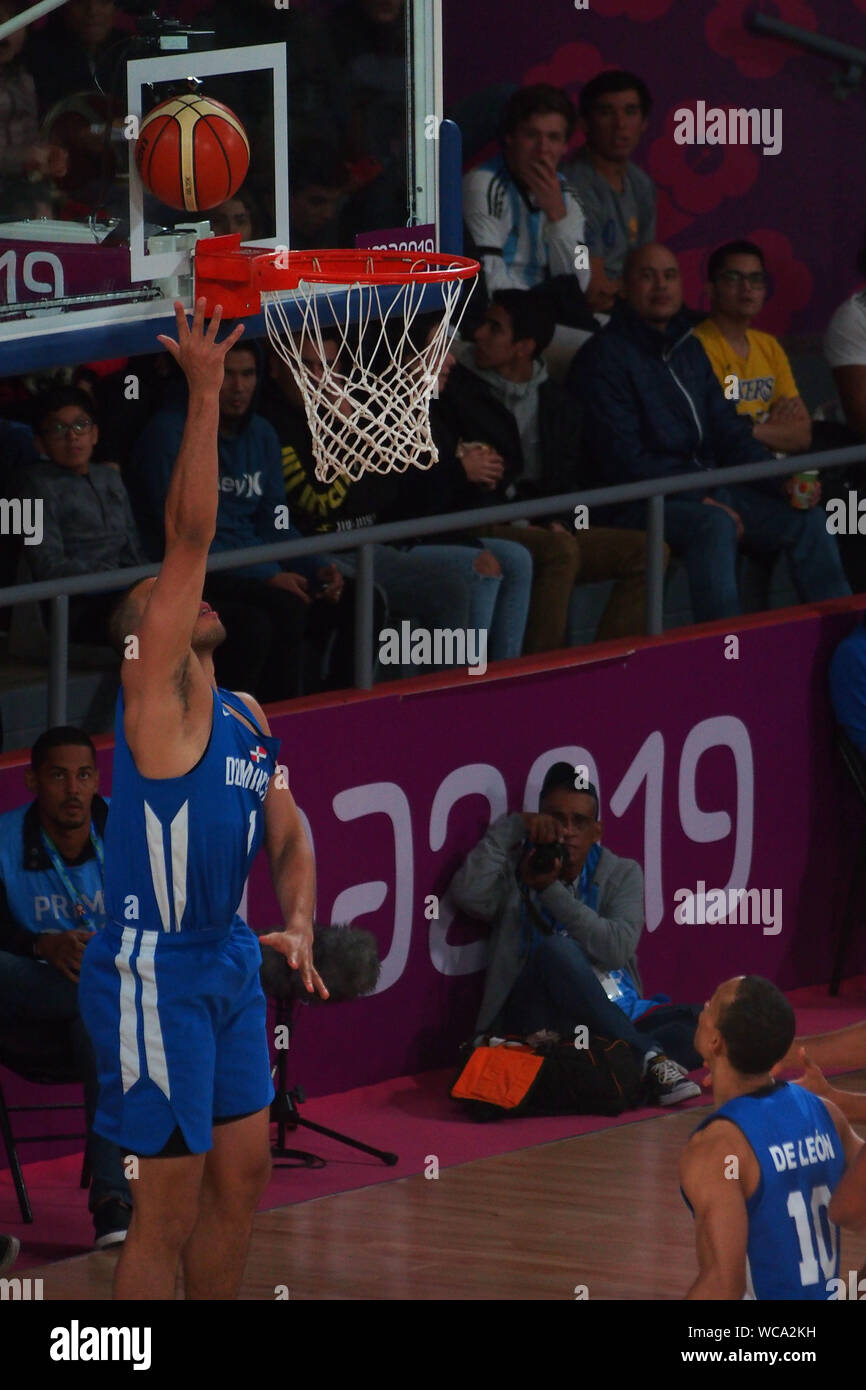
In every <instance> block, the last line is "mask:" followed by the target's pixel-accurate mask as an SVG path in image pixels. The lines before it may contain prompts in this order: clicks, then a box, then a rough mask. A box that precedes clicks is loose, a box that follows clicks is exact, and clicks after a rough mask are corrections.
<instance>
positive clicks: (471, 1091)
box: [451, 1033, 645, 1120]
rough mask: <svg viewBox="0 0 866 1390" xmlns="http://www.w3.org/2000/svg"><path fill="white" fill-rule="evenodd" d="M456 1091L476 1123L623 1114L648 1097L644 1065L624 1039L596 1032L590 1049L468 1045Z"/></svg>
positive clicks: (569, 1044) (516, 1042)
mask: <svg viewBox="0 0 866 1390" xmlns="http://www.w3.org/2000/svg"><path fill="white" fill-rule="evenodd" d="M463 1051H464V1057H465V1061H464V1065H463V1066H462V1068H461V1070H460V1074H459V1075H458V1077H457V1080H456V1081H455V1082H454V1085H453V1086H452V1088H451V1096H452V1099H454V1100H456V1101H458V1102H459V1103H460V1104H461V1105H462V1106H463V1108H464V1109H465V1110H466V1112H467V1113H468V1114H469V1115H470V1116H471V1117H472V1118H473V1119H476V1120H493V1119H498V1118H500V1117H501V1116H503V1115H621V1114H622V1112H623V1111H624V1110H628V1109H631V1108H632V1107H634V1106H636V1105H639V1104H640V1103H641V1101H642V1100H643V1097H644V1090H645V1088H644V1082H643V1078H642V1075H641V1067H640V1063H639V1062H638V1061H637V1059H636V1058H635V1056H634V1053H633V1052H632V1050H631V1048H630V1047H629V1046H628V1044H627V1043H625V1042H623V1041H622V1040H621V1039H616V1040H614V1041H611V1040H610V1039H609V1038H602V1037H599V1036H598V1035H597V1034H594V1033H591V1034H590V1035H589V1038H588V1044H587V1046H586V1047H575V1045H574V1042H573V1041H570V1040H565V1041H557V1042H544V1043H541V1044H539V1045H538V1046H537V1047H530V1046H529V1045H528V1044H527V1043H526V1042H525V1041H524V1040H523V1039H522V1038H508V1039H506V1041H505V1042H503V1043H499V1044H498V1045H496V1046H494V1047H491V1046H490V1045H489V1043H488V1042H487V1041H485V1040H482V1041H481V1042H480V1044H479V1045H478V1046H475V1047H473V1046H472V1044H467V1045H466V1047H465V1049H463Z"/></svg>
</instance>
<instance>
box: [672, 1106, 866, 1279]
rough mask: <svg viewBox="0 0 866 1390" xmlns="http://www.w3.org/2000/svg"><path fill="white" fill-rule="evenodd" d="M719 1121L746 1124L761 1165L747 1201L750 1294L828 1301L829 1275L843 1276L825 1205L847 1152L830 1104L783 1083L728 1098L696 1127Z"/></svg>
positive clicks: (743, 1126)
mask: <svg viewBox="0 0 866 1390" xmlns="http://www.w3.org/2000/svg"><path fill="white" fill-rule="evenodd" d="M714 1120H730V1121H732V1123H733V1124H735V1125H736V1126H737V1128H738V1129H741V1130H742V1132H743V1134H744V1135H745V1136H746V1138H747V1140H748V1141H749V1143H750V1144H751V1146H752V1150H753V1152H754V1154H755V1157H756V1158H757V1160H758V1162H759V1164H760V1166H761V1176H760V1179H759V1181H758V1185H757V1187H756V1188H755V1191H754V1193H753V1194H752V1196H751V1197H750V1198H749V1200H748V1202H747V1203H746V1210H747V1212H748V1217H749V1240H748V1245H747V1261H746V1280H747V1293H746V1297H747V1298H748V1297H751V1298H759V1299H781V1298H785V1299H788V1298H792V1299H813V1300H818V1299H827V1298H828V1297H829V1294H828V1290H827V1283H828V1280H830V1279H835V1278H837V1277H838V1274H839V1227H838V1226H836V1225H834V1224H833V1222H831V1221H830V1219H829V1217H828V1216H827V1207H828V1206H829V1204H830V1198H831V1196H832V1194H833V1190H834V1188H835V1187H836V1185H837V1183H838V1182H839V1179H840V1178H841V1177H842V1174H843V1173H844V1171H845V1155H844V1153H843V1150H842V1141H841V1139H840V1138H839V1135H838V1132H837V1130H836V1126H835V1124H834V1123H833V1120H832V1118H831V1116H830V1112H829V1110H828V1109H827V1107H826V1105H825V1104H824V1102H823V1101H822V1100H821V1099H820V1098H819V1097H818V1096H814V1095H812V1093H811V1091H807V1090H805V1089H804V1088H803V1087H802V1086H793V1085H788V1084H787V1082H779V1083H777V1084H776V1086H775V1087H774V1089H773V1090H772V1091H760V1092H758V1093H756V1094H753V1095H748V1096H737V1097H736V1099H734V1100H729V1101H726V1102H725V1104H724V1105H721V1106H720V1107H719V1109H718V1110H716V1111H714V1112H713V1114H712V1115H710V1116H708V1118H707V1119H706V1120H704V1122H703V1124H700V1125H698V1127H697V1129H696V1130H695V1131H694V1133H695V1134H697V1133H698V1132H699V1131H700V1130H702V1129H705V1128H706V1126H707V1125H709V1124H712V1123H713V1121H714ZM834 1287H835V1285H834Z"/></svg>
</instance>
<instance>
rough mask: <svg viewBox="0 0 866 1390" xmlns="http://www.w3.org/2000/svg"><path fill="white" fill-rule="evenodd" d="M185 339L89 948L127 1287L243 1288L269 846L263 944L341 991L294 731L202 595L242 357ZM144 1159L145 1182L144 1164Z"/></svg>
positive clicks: (137, 1292) (124, 1293) (262, 1123)
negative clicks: (326, 966) (170, 463)
mask: <svg viewBox="0 0 866 1390" xmlns="http://www.w3.org/2000/svg"><path fill="white" fill-rule="evenodd" d="M175 309H176V314H177V334H178V336H177V341H175V340H174V339H171V338H160V342H162V343H163V344H164V346H165V347H166V349H167V350H168V351H169V352H170V353H171V355H172V356H173V357H174V358H175V360H176V361H177V362H178V363H179V365H180V366H181V368H182V369H183V372H184V374H185V376H186V379H187V383H188V386H189V404H188V409H187V418H186V426H185V429H184V435H183V440H182V443H181V447H180V452H179V454H178V457H177V462H176V464H175V468H174V473H173V475H172V479H171V486H170V488H169V492H168V497H167V500H166V509H165V536H166V546H165V558H164V560H163V563H162V568H161V569H160V572H159V574H158V575H157V577H156V578H155V579H146V580H144V581H143V582H142V583H140V584H138V585H137V586H136V587H135V588H133V589H132V590H130V591H129V593H128V594H126V595H125V596H124V597H123V598H122V599H121V600H120V603H119V605H118V606H117V608H116V610H115V612H114V614H113V615H112V620H111V630H112V634H113V638H114V641H115V644H116V645H117V647H118V649H119V650H121V651H123V653H124V656H125V657H126V658H127V659H125V660H124V661H123V663H122V690H121V693H120V695H119V696H118V708H117V719H116V725H115V755H114V775H113V785H112V799H111V812H110V816H109V820H108V823H107V825H106V835H105V912H106V918H107V925H106V926H105V928H104V929H103V930H102V931H101V932H99V933H97V935H96V936H94V937H93V938H92V939H91V941H90V942H89V943H88V946H87V949H86V950H85V953H84V958H83V962H82V969H81V983H80V1006H81V1014H82V1017H83V1018H84V1022H85V1025H86V1026H87V1029H88V1031H89V1033H90V1035H91V1038H92V1040H93V1044H94V1048H95V1051H96V1054H97V1060H98V1065H99V1076H100V1102H99V1107H98V1110H97V1114H96V1119H95V1128H96V1130H97V1131H98V1132H99V1133H101V1134H104V1135H105V1136H106V1137H107V1138H110V1139H113V1140H114V1141H115V1142H116V1143H118V1144H120V1145H122V1146H123V1148H124V1152H125V1153H127V1154H130V1155H136V1156H137V1164H135V1165H131V1175H132V1177H133V1179H134V1180H133V1181H131V1182H130V1187H131V1189H132V1195H133V1214H132V1221H131V1225H130V1229H129V1235H128V1237H127V1240H126V1244H125V1246H124V1248H123V1253H122V1255H121V1256H120V1260H119V1263H118V1267H117V1272H116V1277H115V1285H114V1296H115V1298H123V1299H171V1298H174V1296H175V1282H176V1277H177V1272H178V1266H179V1264H181V1263H182V1265H183V1271H184V1281H185V1291H186V1296H187V1298H193V1299H225V1298H233V1297H235V1296H236V1295H237V1292H238V1289H239V1286H240V1282H241V1278H242V1274H243V1268H244V1263H245V1260H246V1253H247V1247H248V1243H249V1237H250V1231H251V1228H252V1218H253V1213H254V1212H255V1209H256V1204H257V1202H258V1199H259V1197H260V1196H261V1194H262V1192H263V1190H264V1188H265V1186H266V1184H267V1181H268V1178H269V1175H270V1153H269V1137H268V1107H269V1104H270V1101H271V1099H272V1097H273V1085H272V1082H271V1076H270V1065H269V1057H268V1048H267V1040H266V1033H265V1000H264V995H263V993H262V989H261V985H260V982H259V968H260V965H261V952H260V949H259V944H258V941H257V940H256V937H255V936H254V935H253V933H252V932H251V931H250V929H249V927H248V926H247V925H246V923H245V922H243V920H242V919H241V918H240V917H239V916H238V915H237V908H238V905H239V903H240V901H241V897H242V894H243V889H244V884H245V882H246V879H247V875H248V873H249V870H250V866H251V864H252V861H253V859H254V857H255V854H256V851H257V850H258V848H259V846H260V844H261V843H262V840H263V839H264V841H265V843H266V845H267V849H268V854H269V858H270V864H271V873H272V877H273V881H274V887H275V891H276V895H277V899H278V901H279V905H280V911H281V913H282V917H283V921H284V923H285V930H284V931H282V932H275V933H271V934H270V935H268V936H265V937H262V938H260V939H261V940H262V941H266V942H267V943H268V944H269V945H271V946H274V947H276V948H277V949H278V950H279V951H281V952H282V953H283V954H284V955H285V956H286V958H287V959H288V961H289V964H290V965H291V966H293V967H295V968H296V969H298V970H299V971H300V973H301V975H302V978H303V980H304V982H305V985H306V988H307V990H308V991H310V992H312V991H314V990H316V991H318V993H319V994H320V995H321V996H322V997H323V998H326V997H327V990H326V989H325V987H324V985H323V983H322V981H321V979H320V978H319V976H318V974H317V973H316V971H315V970H314V969H313V964H312V942H313V927H312V914H313V900H314V887H315V885H314V871H313V859H312V851H311V849H310V846H309V843H308V841H307V838H306V835H305V833H304V830H303V826H302V824H301V820H300V817H299V814H298V810H297V808H296V806H295V803H294V800H293V798H292V796H291V793H290V792H289V790H288V785H287V784H286V780H285V778H284V777H282V778H281V777H279V776H274V771H275V767H276V754H277V749H278V746H279V744H278V741H277V740H276V739H274V738H271V737H270V731H269V729H268V724H267V721H266V719H265V716H264V714H263V713H262V710H261V709H260V708H259V706H258V704H257V703H256V701H255V700H254V699H252V697H251V696H248V695H242V696H238V695H234V694H231V693H230V692H228V691H225V690H220V689H218V688H217V686H216V682H215V680H214V668H213V651H214V649H215V648H216V647H217V646H218V645H219V643H220V642H221V641H222V640H223V639H224V637H225V630H224V629H223V627H222V624H221V623H220V621H219V618H218V616H217V614H216V613H215V612H214V611H213V610H212V609H211V608H210V607H209V605H208V604H206V603H203V602H202V586H203V584H204V577H205V565H206V561H207V556H208V549H209V547H210V544H211V541H212V540H213V536H214V531H215V526H216V514H217V499H218V489H217V429H218V422H219V392H220V386H221V384H222V380H223V359H224V357H225V354H226V352H227V351H228V350H229V349H230V348H231V347H232V346H233V345H234V343H236V342H237V340H238V338H239V337H240V334H241V332H242V328H241V327H238V328H236V329H235V330H234V332H232V333H231V334H229V336H228V337H227V338H226V339H225V341H224V342H222V343H218V342H217V341H216V335H217V330H218V327H219V322H220V310H219V309H217V310H216V311H215V312H214V315H213V318H212V319H211V322H210V325H209V327H207V328H205V322H204V303H203V302H201V303H199V304H198V305H197V306H196V310H195V314H194V317H193V321H192V326H191V327H190V325H189V324H188V323H187V319H186V315H185V313H184V311H183V306H182V305H180V304H177V305H176V306H175ZM136 1171H137V1176H136Z"/></svg>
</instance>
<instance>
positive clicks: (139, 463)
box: [128, 341, 354, 701]
mask: <svg viewBox="0 0 866 1390" xmlns="http://www.w3.org/2000/svg"><path fill="white" fill-rule="evenodd" d="M261 362H262V359H261V349H260V347H259V345H258V344H257V343H255V342H253V341H250V342H242V343H238V344H237V345H236V346H235V347H234V348H232V349H231V351H230V352H229V353H228V354H227V355H226V360H225V379H224V381H223V385H222V389H221V391H220V425H219V440H218V448H219V469H220V484H219V485H220V500H219V510H218V512H217V527H216V536H215V538H214V541H213V545H212V546H211V550H212V552H213V553H217V552H220V551H228V550H240V549H243V548H245V547H247V546H258V545H267V544H268V543H270V544H274V543H275V542H277V541H288V540H292V539H300V535H301V533H300V532H299V531H298V530H296V529H295V527H294V526H292V525H289V524H288V512H287V508H286V497H285V489H284V487H283V480H282V470H281V467H280V446H279V441H278V439H277V436H276V434H275V433H274V430H273V428H272V426H271V425H270V424H269V423H268V421H267V420H265V419H263V417H262V416H261V415H259V414H258V413H257V412H256V397H257V394H258V385H259V373H260V370H261ZM185 419H186V413H185V411H184V410H161V411H159V412H158V413H157V414H156V415H155V416H154V417H153V418H152V419H151V421H150V422H149V424H148V425H147V426H146V427H145V429H144V431H143V433H142V434H141V435H140V436H139V439H138V440H137V442H136V445H135V447H134V449H133V451H132V457H131V460H130V465H129V470H128V482H129V488H130V493H131V495H132V498H133V502H134V504H135V507H136V512H137V515H138V517H139V520H140V524H141V528H142V535H143V538H144V543H145V545H146V547H147V550H148V553H149V556H150V558H151V559H154V560H158V559H161V557H162V554H163V550H164V544H165V537H164V531H163V515H164V508H165V499H166V496H167V494H168V486H169V482H170V480H171V473H172V469H173V467H174V462H175V459H176V458H177V453H178V450H179V448H180V442H181V439H182V437H183V430H184V423H185ZM284 523H285V524H284ZM350 594H351V586H346V585H345V581H344V578H343V575H342V574H341V573H340V572H339V570H338V569H337V568H336V566H335V565H334V564H333V563H332V562H331V561H329V560H328V559H327V557H325V556H309V557H306V558H304V559H302V560H295V561H293V562H292V567H291V569H290V570H284V569H283V568H282V567H281V566H280V565H279V564H278V563H277V562H276V561H275V560H269V561H263V562H261V563H259V564H251V565H245V566H243V567H241V568H240V569H234V570H227V571H225V572H221V573H217V574H209V575H208V577H207V579H206V581H205V588H204V596H205V599H206V600H207V601H208V603H216V604H218V605H219V606H220V611H221V612H223V611H224V609H225V602H226V601H227V602H229V603H240V604H242V605H244V607H246V608H251V609H253V610H254V611H256V612H257V613H258V614H260V615H261V616H263V617H264V618H265V619H266V620H267V621H268V623H269V624H270V635H269V640H268V641H267V642H266V643H265V644H264V663H263V669H261V674H260V676H259V690H258V691H257V692H256V693H257V697H258V698H259V699H261V700H264V701H273V700H285V699H289V698H292V697H294V696H296V695H299V694H300V693H301V687H302V674H303V668H302V655H303V652H302V641H303V637H304V634H305V633H307V632H309V633H310V634H311V635H313V636H316V637H320V638H323V639H324V638H326V637H327V635H328V634H330V633H332V632H335V633H336V635H337V642H336V648H337V650H336V651H335V655H334V665H333V668H332V670H333V672H339V680H340V682H341V683H342V684H344V685H346V684H348V685H351V683H352V681H351V672H352V669H353V666H352V662H353V631H354V626H353V625H354V617H353V608H352V600H351V596H350ZM334 679H337V677H336V675H335V676H334Z"/></svg>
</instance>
